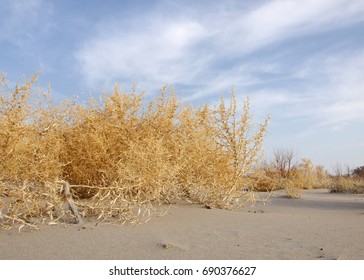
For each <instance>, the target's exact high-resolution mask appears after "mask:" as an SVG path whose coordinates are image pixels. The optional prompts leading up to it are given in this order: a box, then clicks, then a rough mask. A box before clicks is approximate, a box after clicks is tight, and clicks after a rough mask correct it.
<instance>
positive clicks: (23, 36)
mask: <svg viewBox="0 0 364 280" xmlns="http://www.w3.org/2000/svg"><path fill="white" fill-rule="evenodd" d="M51 10H52V9H51V4H50V3H49V2H46V1H44V0H19V1H11V0H5V1H4V3H2V7H1V10H0V17H1V20H0V40H4V41H7V42H11V43H12V44H15V45H17V46H18V47H22V46H23V44H24V43H26V42H29V41H31V40H34V38H35V37H36V36H38V35H39V34H42V33H44V32H46V31H47V30H49V28H50V25H51V23H50V18H49V15H50V13H51Z"/></svg>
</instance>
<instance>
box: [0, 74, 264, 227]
mask: <svg viewBox="0 0 364 280" xmlns="http://www.w3.org/2000/svg"><path fill="white" fill-rule="evenodd" d="M36 79H37V75H34V76H33V77H32V78H31V79H30V80H29V81H28V82H25V83H24V84H17V85H16V86H15V89H10V88H9V86H8V84H7V82H6V77H5V75H2V77H1V84H0V165H1V166H0V222H1V223H2V226H3V227H9V226H11V225H12V224H19V225H20V226H23V225H29V226H35V225H36V224H37V223H42V222H43V223H54V222H59V221H69V219H70V218H72V219H75V216H74V213H73V212H72V211H70V209H69V207H68V206H67V203H66V202H67V201H65V195H64V192H62V182H67V183H68V184H69V186H70V191H71V194H72V198H73V202H74V204H75V206H76V207H77V209H78V211H79V212H80V214H81V216H83V217H92V216H94V217H97V218H98V219H102V220H109V219H112V220H115V219H116V220H117V221H119V222H125V221H128V222H133V221H137V220H139V221H140V220H141V219H148V218H149V217H150V216H151V215H152V214H153V213H156V212H157V211H158V206H159V205H162V204H165V203H172V202H175V201H178V200H181V199H184V200H188V201H192V202H198V203H204V204H205V205H206V206H208V207H218V208H227V209H231V208H236V207H242V206H243V205H244V204H245V203H247V202H249V200H250V199H251V198H252V195H251V191H252V186H253V185H254V184H255V183H254V182H253V181H252V179H251V178H253V177H254V176H255V175H254V174H255V173H256V172H257V170H256V168H255V167H256V165H257V162H258V161H259V159H260V158H261V146H262V143H263V140H264V136H265V133H266V128H267V123H268V118H267V119H266V120H265V121H264V122H263V123H262V124H261V125H259V126H258V127H257V128H256V129H255V128H254V125H253V119H252V116H251V115H250V113H249V100H246V101H245V103H244V105H243V108H242V113H241V114H240V115H239V114H238V113H237V112H238V109H237V104H236V99H235V93H234V92H233V93H232V98H231V100H232V101H231V103H230V104H228V105H226V104H225V102H224V100H223V99H222V100H221V102H220V104H219V105H218V106H217V107H216V108H211V107H208V106H202V107H200V108H198V109H195V108H193V107H191V106H187V105H182V104H181V103H180V101H179V100H178V98H177V97H176V96H175V94H174V92H173V91H169V90H168V89H167V87H164V88H162V89H161V94H160V96H159V97H157V98H155V100H153V101H152V102H150V104H148V106H146V104H143V100H142V99H143V94H142V93H138V92H136V90H135V88H132V90H131V92H129V93H126V92H122V91H121V90H120V89H119V88H118V86H116V87H115V89H114V91H113V92H112V93H111V94H109V95H105V96H104V97H103V98H101V99H99V100H95V99H91V100H90V102H89V103H88V104H87V105H80V104H77V102H75V101H73V100H66V101H64V102H63V103H62V104H58V105H55V104H54V103H53V102H52V100H51V97H50V91H49V92H47V93H43V92H40V91H39V90H37V89H33V85H34V82H35V81H36ZM60 182H61V183H60Z"/></svg>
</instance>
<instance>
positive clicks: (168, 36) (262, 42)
mask: <svg viewBox="0 0 364 280" xmlns="http://www.w3.org/2000/svg"><path fill="white" fill-rule="evenodd" d="M230 4H231V3H230ZM178 8H179V9H183V6H181V4H179V6H178ZM203 8H204V12H203V13H202V12H201V11H200V13H199V12H198V11H195V12H194V13H193V14H192V15H191V16H190V17H188V16H184V17H176V18H172V17H166V16H162V15H161V14H163V12H161V14H151V15H148V16H146V18H143V19H140V20H139V21H138V20H135V21H134V22H132V23H129V24H128V25H125V23H124V22H123V21H122V20H121V21H120V20H112V21H110V20H108V21H105V22H101V23H99V25H98V26H99V28H98V31H97V32H96V34H95V35H93V36H92V37H90V39H89V40H88V41H87V42H85V44H84V45H83V46H82V47H81V48H79V49H78V51H77V52H75V57H76V59H77V61H78V65H79V67H80V71H81V72H82V74H83V76H84V78H85V80H86V81H87V83H88V84H89V86H92V87H95V86H96V85H100V84H102V85H109V84H110V83H113V82H115V81H125V82H128V83H130V81H136V82H138V83H141V85H142V87H143V88H145V87H147V88H148V87H149V88H152V89H156V88H158V87H160V86H161V85H163V84H164V83H170V84H172V85H174V84H184V85H186V86H189V85H191V86H193V88H194V92H188V96H185V97H184V100H186V101H194V100H198V99H201V98H204V97H210V96H216V95H217V96H219V95H221V94H223V93H226V91H230V89H231V87H232V86H234V87H235V88H236V89H237V91H238V92H239V91H241V93H242V94H243V95H251V96H252V97H253V98H252V99H253V100H257V101H256V103H257V105H256V106H257V108H261V109H264V110H265V111H269V110H272V111H273V112H274V111H276V110H277V111H278V112H279V113H280V117H283V118H284V117H286V118H295V117H296V118H297V117H300V118H302V117H306V118H309V119H314V120H315V122H316V123H317V124H318V125H329V126H335V127H337V126H340V125H341V124H344V123H347V122H351V121H362V119H363V113H362V109H361V104H362V102H363V97H362V96H364V95H363V94H362V92H363V89H364V83H363V82H362V78H361V75H362V71H361V69H364V56H363V54H362V53H360V54H357V53H353V52H352V51H347V52H342V53H334V51H336V50H329V53H325V51H327V49H324V50H321V52H320V53H316V54H315V53H313V54H311V55H310V56H309V57H310V59H309V60H308V61H305V60H304V59H305V58H302V59H301V60H298V61H299V63H298V65H294V66H293V68H288V67H291V65H289V66H287V64H286V61H285V58H284V51H285V49H283V50H276V51H275V52H276V57H272V58H269V59H263V60H260V58H259V57H255V58H254V59H253V58H252V57H253V56H254V54H253V52H254V51H259V50H262V49H264V48H267V47H271V46H272V44H275V43H277V42H282V41H284V40H288V39H291V38H299V37H302V36H305V35H311V36H312V35H315V34H316V35H317V34H319V33H322V32H325V31H328V30H335V29H337V28H342V27H346V26H348V25H350V24H354V23H357V22H359V21H363V20H364V2H361V1H348V0H321V1H316V0H307V1H289V0H282V1H267V2H263V4H262V5H260V6H250V7H249V8H245V9H243V10H239V9H237V8H236V7H233V6H231V5H228V6H227V7H223V6H222V5H221V4H220V6H219V8H216V9H213V10H211V12H208V11H209V9H206V7H203ZM198 9H201V7H200V6H199V8H198ZM196 14H200V15H201V16H199V17H196V16H195V15H196ZM282 47H283V48H284V47H286V50H287V49H289V47H290V46H289V45H286V46H282ZM300 64H301V65H300ZM262 74H269V75H270V76H269V77H268V78H267V77H266V76H264V75H263V76H262ZM280 80H281V82H282V87H281V88H271V87H270V83H271V82H276V83H277V82H278V81H280ZM296 80H298V81H301V82H302V81H305V82H306V84H305V85H304V86H303V87H302V88H290V87H289V86H285V84H286V82H292V83H294V82H295V81H296Z"/></svg>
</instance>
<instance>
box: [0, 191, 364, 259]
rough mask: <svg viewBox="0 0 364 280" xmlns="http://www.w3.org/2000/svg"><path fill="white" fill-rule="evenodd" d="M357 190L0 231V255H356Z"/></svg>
mask: <svg viewBox="0 0 364 280" xmlns="http://www.w3.org/2000/svg"><path fill="white" fill-rule="evenodd" d="M363 236H364V195H362V194H361V195H358V194H355V195H354V194H342V193H339V194H336V193H334V194H331V193H328V190H306V191H304V192H303V195H302V198H301V199H298V200H292V199H288V198H286V197H285V196H284V192H282V191H277V192H274V193H273V194H272V196H271V198H270V199H269V201H268V203H262V202H259V203H257V204H256V205H254V206H251V207H246V208H244V209H241V210H238V211H227V210H220V209H206V208H204V207H203V206H202V205H176V206H175V207H174V206H173V207H171V208H170V209H169V211H168V214H167V215H164V216H161V217H153V218H152V219H151V220H150V221H149V222H148V223H146V224H141V225H137V226H116V225H112V224H102V223H97V222H95V221H93V222H92V221H88V222H86V224H84V225H83V226H78V225H54V226H42V227H41V229H40V230H39V231H34V230H23V231H22V232H21V233H20V234H19V233H18V231H17V230H16V229H15V230H11V231H5V230H1V231H0V259H276V260H287V259H309V260H315V259H348V260H353V259H364V242H363Z"/></svg>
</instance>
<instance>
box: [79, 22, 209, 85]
mask: <svg viewBox="0 0 364 280" xmlns="http://www.w3.org/2000/svg"><path fill="white" fill-rule="evenodd" d="M148 24H149V26H146V27H141V26H137V27H136V29H132V30H128V31H121V32H112V34H109V35H108V36H105V35H104V34H100V35H98V36H97V37H96V38H93V39H91V40H90V41H89V42H87V43H86V44H85V46H84V47H83V48H82V49H80V50H79V51H78V52H77V53H76V54H75V55H76V58H77V60H78V62H79V63H80V65H81V67H82V72H83V74H84V75H85V77H86V80H87V81H88V83H89V84H91V85H92V84H94V83H98V82H99V81H100V80H102V81H104V82H110V81H115V80H117V79H132V80H133V79H141V80H142V81H144V82H145V83H152V84H154V86H155V85H156V84H159V85H158V86H160V85H162V84H163V83H165V82H171V83H180V82H184V81H185V80H186V79H187V80H191V79H193V76H194V75H195V72H196V71H197V69H198V65H199V64H200V63H203V60H204V58H200V57H198V56H196V54H193V52H192V53H191V52H190V50H191V49H193V48H194V45H195V44H198V42H199V41H200V40H202V39H203V38H204V28H203V27H202V26H201V25H200V24H199V23H197V22H194V21H191V20H185V21H177V22H170V23H168V24H165V23H164V22H161V23H159V22H158V23H155V24H154V25H153V24H152V23H148ZM191 54H192V55H191Z"/></svg>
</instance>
